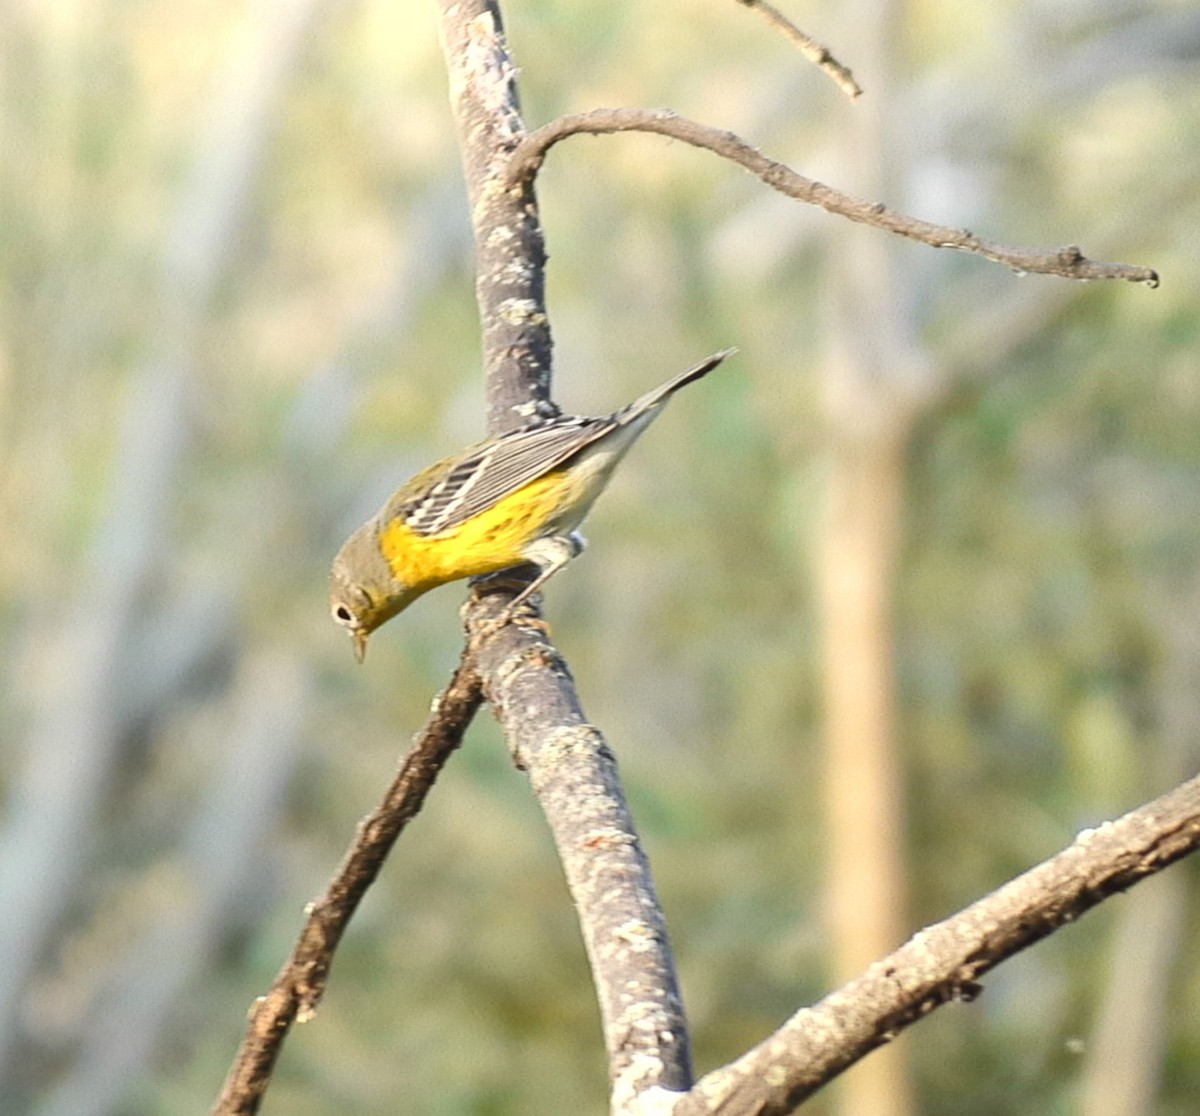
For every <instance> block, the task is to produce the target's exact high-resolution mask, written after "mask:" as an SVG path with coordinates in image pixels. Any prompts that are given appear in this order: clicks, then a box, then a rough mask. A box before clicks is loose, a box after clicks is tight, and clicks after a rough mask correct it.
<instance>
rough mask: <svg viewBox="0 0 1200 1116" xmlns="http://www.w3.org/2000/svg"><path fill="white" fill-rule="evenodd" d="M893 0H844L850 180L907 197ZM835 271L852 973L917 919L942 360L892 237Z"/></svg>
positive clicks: (834, 508)
mask: <svg viewBox="0 0 1200 1116" xmlns="http://www.w3.org/2000/svg"><path fill="white" fill-rule="evenodd" d="M903 7H904V6H903V5H902V4H900V3H896V2H893V0H854V2H853V3H851V4H850V5H848V6H847V8H846V9H845V15H846V19H845V22H844V23H843V25H842V26H843V28H844V29H845V33H844V42H845V51H846V52H847V53H848V54H849V55H850V58H851V62H852V64H853V66H854V69H855V70H856V72H857V73H858V74H859V75H860V76H862V78H863V79H864V84H865V85H866V87H867V89H866V95H865V96H864V97H863V98H862V100H861V101H860V102H858V103H857V104H856V105H855V106H854V107H853V109H852V110H851V116H852V119H851V121H850V132H849V138H848V140H847V143H846V149H847V150H846V152H845V157H846V166H847V168H848V170H849V173H848V175H847V181H848V182H849V183H850V185H851V189H852V190H853V191H855V192H857V193H859V194H860V195H862V196H867V197H872V198H880V199H882V198H884V197H888V198H889V200H892V199H894V198H895V196H896V195H897V194H898V193H899V192H900V191H899V190H898V188H897V186H896V181H897V180H898V179H899V177H900V175H899V173H897V171H898V167H899V165H902V162H903V158H904V153H903V150H902V145H901V144H900V143H897V141H896V136H895V121H894V120H892V119H889V117H888V112H889V103H890V101H891V99H892V98H893V96H894V92H893V90H892V89H891V88H890V87H889V82H888V73H889V70H890V69H891V66H892V62H893V57H892V56H893V53H894V51H895V50H896V44H897V43H898V42H899V41H901V37H900V35H899V31H900V28H901V25H902V20H903ZM834 236H835V237H836V239H835V241H834V243H835V244H836V249H835V250H836V251H838V253H839V254H838V256H837V258H836V259H835V260H834V261H832V265H831V266H830V267H829V268H828V272H827V274H828V280H827V283H828V287H827V289H828V292H829V299H830V303H829V308H830V319H831V321H830V330H829V348H828V351H827V354H826V359H825V361H824V363H823V368H822V372H823V376H824V385H823V387H824V400H825V421H826V438H827V444H826V457H825V462H824V467H825V494H824V516H823V520H822V523H821V537H820V540H819V543H818V547H817V554H818V567H817V568H818V585H817V593H818V609H819V614H820V616H821V622H822V638H823V646H822V663H823V671H824V682H823V688H824V712H825V733H824V744H825V785H824V791H825V807H826V820H827V826H828V840H829V854H828V862H827V873H828V875H827V884H826V894H825V905H826V918H827V927H828V932H829V940H830V948H831V964H832V968H833V972H832V977H833V983H834V984H840V983H842V982H843V981H845V980H848V979H850V978H852V977H854V976H856V975H858V974H859V973H861V972H862V971H863V970H864V969H865V968H866V967H867V966H868V965H870V963H871V962H872V961H874V960H876V959H877V958H879V957H882V956H885V955H886V954H887V953H888V952H889V951H890V950H892V949H894V948H895V947H896V946H897V945H899V944H900V943H901V942H902V941H903V939H904V938H905V936H906V934H907V931H908V923H907V919H906V906H907V881H906V877H907V869H906V865H905V853H904V848H905V842H904V807H903V774H902V771H901V765H900V762H899V759H898V757H897V754H896V747H897V731H896V696H895V687H896V682H895V665H894V663H895V656H896V650H895V631H894V621H893V615H892V613H893V601H894V598H895V593H896V571H897V565H898V559H899V553H900V548H901V544H902V535H903V524H904V516H905V507H904V504H905V471H906V458H907V450H908V445H909V440H910V437H911V431H912V426H913V423H914V421H915V418H916V416H917V414H919V413H920V411H921V409H922V403H924V402H927V401H928V396H929V391H928V389H929V387H930V378H929V376H928V368H927V366H926V364H925V362H924V361H923V360H922V358H921V355H920V352H919V350H918V349H917V347H916V346H915V344H913V343H912V341H911V339H910V337H909V331H910V329H911V323H910V322H908V321H906V315H905V313H904V311H903V309H902V307H901V306H900V301H901V300H900V299H899V297H898V295H897V291H896V289H895V284H894V283H893V281H892V274H891V253H892V244H891V242H890V240H889V239H888V238H886V237H880V236H875V235H872V234H871V233H870V232H867V231H865V230H862V229H857V228H856V229H844V228H838V229H837V230H836V232H835V234H834ZM834 1097H835V1099H836V1103H837V1104H838V1106H839V1107H840V1109H841V1111H843V1112H845V1113H846V1114H847V1116H865V1114H867V1113H869V1114H870V1116H908V1114H909V1113H911V1112H912V1111H913V1108H914V1105H913V1099H912V1084H911V1080H910V1070H909V1065H908V1058H907V1054H906V1045H905V1044H903V1043H900V1044H894V1045H891V1046H887V1047H884V1048H882V1049H881V1050H879V1051H878V1052H876V1053H875V1054H873V1055H871V1056H870V1057H869V1058H867V1059H866V1060H865V1061H863V1062H862V1063H861V1064H860V1065H858V1066H856V1067H855V1068H854V1069H853V1070H851V1071H850V1072H849V1073H848V1074H847V1075H846V1077H845V1078H844V1080H843V1081H842V1082H840V1083H839V1085H838V1087H837V1088H836V1090H835V1091H834Z"/></svg>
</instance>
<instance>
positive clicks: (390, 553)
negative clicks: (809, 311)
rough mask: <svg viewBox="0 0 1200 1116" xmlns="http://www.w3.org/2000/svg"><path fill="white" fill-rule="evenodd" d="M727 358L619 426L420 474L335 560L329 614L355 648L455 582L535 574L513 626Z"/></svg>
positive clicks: (606, 421)
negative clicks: (669, 422) (615, 475)
mask: <svg viewBox="0 0 1200 1116" xmlns="http://www.w3.org/2000/svg"><path fill="white" fill-rule="evenodd" d="M736 351H737V350H735V349H725V350H723V351H722V352H719V353H716V354H714V355H713V356H710V357H709V358H708V359H707V360H705V361H702V362H701V363H700V364H697V365H696V367H695V368H689V369H688V370H687V371H686V372H682V373H680V374H679V375H678V376H675V377H674V378H673V379H670V380H668V381H667V382H666V383H665V384H663V385H662V386H660V387H657V388H655V389H654V390H653V391H649V392H647V393H646V394H645V395H643V396H642V397H641V398H639V399H635V400H634V401H633V402H632V403H630V404H629V405H628V406H627V407H622V408H621V409H620V410H619V411H616V412H614V413H613V414H611V415H607V416H604V417H598V418H588V417H583V416H579V415H560V416H559V417H558V418H552V419H548V420H541V421H539V422H536V423H534V424H532V425H530V426H526V427H522V428H521V429H519V430H513V431H510V432H509V433H507V434H501V435H500V436H499V437H496V438H488V439H487V440H486V441H483V442H479V443H477V444H476V445H473V446H468V447H467V448H466V449H464V450H461V451H460V452H458V453H456V454H454V455H453V456H451V457H447V458H445V459H443V460H442V461H439V462H437V463H436V464H434V465H430V466H429V468H427V469H425V470H423V471H422V472H420V473H418V474H417V475H416V476H415V477H413V478H412V479H411V480H410V481H408V482H407V483H406V484H404V485H403V486H402V487H401V488H400V489H398V490H397V491H396V492H395V493H394V494H393V495H392V497H391V499H389V500H388V502H387V503H386V504H384V506H383V507H382V508H381V509H380V510H379V511H378V512H377V513H376V514H375V515H374V516H372V517H371V518H370V519H369V520H367V522H366V523H364V524H363V525H362V526H361V527H360V528H359V529H358V530H357V531H355V532H354V534H353V535H351V536H350V538H349V539H347V540H346V543H345V545H344V546H343V547H342V549H341V550H340V551H339V552H338V555H337V557H336V558H335V559H334V560H333V573H332V576H331V585H330V592H329V606H330V610H331V611H332V613H333V618H334V620H336V621H337V622H338V623H339V624H341V625H342V626H343V627H344V628H347V629H348V630H349V632H350V635H351V637H352V638H353V640H354V654H355V658H357V659H358V661H359V662H360V663H361V662H362V661H363V658H364V656H365V655H366V652H367V639H368V637H369V636H370V634H371V633H372V632H373V631H374V630H375V629H376V628H378V627H379V626H380V625H381V624H383V623H385V622H386V621H388V620H390V619H391V618H392V617H393V616H395V615H396V614H397V613H398V612H400V611H401V610H403V609H405V608H407V607H408V606H409V605H410V604H412V602H413V601H415V600H416V599H417V598H418V597H419V596H421V594H422V593H426V592H428V591H429V590H430V589H433V588H435V587H436V586H438V585H444V584H445V583H446V582H448V581H457V580H458V579H459V578H464V577H473V576H475V575H478V574H488V573H495V572H496V571H498V570H503V569H507V568H509V567H510V566H519V565H522V564H524V563H526V562H529V563H532V564H533V565H535V566H537V567H538V568H539V573H538V576H537V577H536V578H535V579H534V581H533V582H531V583H530V585H529V586H528V587H527V588H525V589H524V590H523V591H522V592H521V593H520V594H519V595H518V596H517V597H516V598H514V600H513V601H512V603H511V604H510V605H509V607H508V609H507V610H506V615H511V612H512V610H513V609H514V608H515V607H516V606H517V605H518V604H520V602H521V601H523V600H525V599H526V598H527V597H528V596H529V595H530V594H531V593H533V592H535V591H536V590H537V589H540V588H541V587H542V586H543V585H544V584H545V583H546V581H547V580H549V579H550V578H551V577H552V576H553V575H554V574H555V573H557V572H558V571H559V570H560V569H562V568H563V567H564V566H565V565H566V564H567V563H568V562H569V561H570V560H571V559H572V558H574V557H575V556H576V555H578V554H579V553H580V552H581V551H582V550H583V548H584V545H585V543H584V539H583V538H582V536H580V535H579V534H578V533H577V532H576V530H575V528H576V527H578V526H579V524H580V523H581V522H582V521H583V518H584V516H586V515H587V513H588V511H589V510H590V509H591V506H592V504H593V502H594V501H595V499H596V497H597V496H599V495H600V493H601V492H602V491H603V490H604V486H605V485H606V484H607V483H608V480H609V477H611V476H612V472H613V469H615V468H616V466H617V463H618V462H619V461H620V460H621V458H622V457H624V456H625V452H626V451H627V450H628V449H629V447H630V446H631V445H633V443H634V442H635V441H636V440H637V438H638V436H639V435H640V434H641V433H642V431H644V430H645V429H646V427H648V426H649V425H650V423H651V422H653V421H654V419H655V418H657V417H658V415H659V413H660V412H661V410H662V408H663V405H664V404H665V403H666V402H667V400H668V399H669V398H670V397H671V396H672V395H673V394H674V393H675V392H676V391H678V390H679V389H680V388H681V387H683V386H684V385H685V384H690V383H691V382H692V381H693V380H698V379H700V377H701V376H703V375H705V374H706V373H708V372H711V371H712V370H713V369H714V368H716V366H717V365H718V364H720V363H721V361H723V360H724V359H725V358H726V357H727V356H729V355H730V354H731V353H734V352H736Z"/></svg>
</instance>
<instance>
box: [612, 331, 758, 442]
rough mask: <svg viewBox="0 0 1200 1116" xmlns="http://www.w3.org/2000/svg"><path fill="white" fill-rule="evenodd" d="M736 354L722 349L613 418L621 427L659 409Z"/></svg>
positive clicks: (635, 401)
mask: <svg viewBox="0 0 1200 1116" xmlns="http://www.w3.org/2000/svg"><path fill="white" fill-rule="evenodd" d="M736 352H737V349H722V350H721V351H720V352H719V353H713V355H712V356H710V357H709V358H708V359H707V360H702V361H701V362H700V363H699V364H697V365H696V367H695V368H689V369H688V370H687V371H686V372H680V373H679V375H678V376H672V377H671V379H669V380H668V381H667V382H666V383H665V384H659V386H658V387H656V388H654V389H653V390H651V391H648V392H646V394H645V395H643V396H640V397H639V398H637V399H635V400H634V401H633V402H632V403H630V404H629V406H627V407H625V408H623V409H622V410H621V411H620V412H618V413H617V414H616V415H615V416H614V417H615V418H616V420H617V422H618V424H620V425H622V426H623V425H624V424H625V423H628V422H633V421H634V420H635V419H637V418H639V417H640V416H641V415H644V414H645V413H646V412H647V411H653V410H655V408H657V407H661V406H662V405H663V404H664V403H665V402H666V401H667V400H668V399H669V398H670V397H671V396H672V395H674V394H675V392H677V391H678V390H679V389H680V388H681V387H684V386H685V385H687V384H690V383H691V382H692V381H693V380H698V379H700V377H701V376H707V375H708V374H709V373H710V372H711V371H712V370H713V369H714V368H716V366H717V365H718V364H720V363H721V361H723V360H724V359H725V358H726V357H727V356H732V355H733V354H734V353H736Z"/></svg>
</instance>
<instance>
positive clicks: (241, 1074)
mask: <svg viewBox="0 0 1200 1116" xmlns="http://www.w3.org/2000/svg"><path fill="white" fill-rule="evenodd" d="M481 701H482V691H481V687H480V681H479V675H478V673H477V672H476V670H475V667H474V665H473V664H472V663H471V661H470V658H469V656H467V655H466V654H464V655H463V658H462V660H461V661H460V662H459V664H458V669H457V670H456V671H455V672H454V675H453V677H452V678H451V679H450V682H449V684H448V685H447V686H446V688H445V689H444V690H443V691H442V692H441V694H440V695H438V697H437V698H436V699H435V700H434V703H433V710H432V713H431V715H430V719H429V722H428V724H426V726H425V728H424V729H423V730H422V731H421V732H420V733H419V734H418V735H417V736H416V737H415V738H414V740H413V745H412V748H411V750H410V751H409V753H408V755H407V756H405V757H404V760H403V762H402V763H401V765H400V770H399V771H398V772H397V773H396V777H395V779H394V780H393V781H392V784H391V786H390V787H388V789H387V792H386V794H385V795H384V797H383V801H382V802H380V804H379V805H378V806H377V807H376V808H375V809H374V810H373V811H371V813H369V814H368V815H367V816H366V817H365V818H363V819H362V821H361V822H359V824H358V832H357V833H356V834H355V838H354V841H353V843H352V844H351V846H350V848H349V850H348V851H347V853H346V856H345V858H344V859H343V860H342V863H341V865H340V866H339V867H338V870H337V872H336V873H334V876H333V878H332V879H331V880H330V881H329V885H328V886H327V887H326V889H325V892H324V894H323V895H322V896H321V897H320V898H319V899H316V900H314V901H313V902H312V903H310V904H309V905H308V908H307V918H306V919H305V923H304V928H303V929H302V930H301V932H300V936H299V938H298V940H297V942H296V945H295V946H294V947H293V949H292V952H291V954H290V956H289V957H288V959H287V961H285V962H284V964H283V968H281V969H280V970H279V975H278V976H276V978H275V982H274V983H273V984H272V985H271V988H270V991H268V992H267V994H266V995H265V996H260V997H259V998H258V1000H256V1001H255V1004H254V1008H253V1010H252V1012H251V1015H250V1022H249V1024H248V1025H247V1027H246V1033H245V1035H244V1036H243V1038H242V1044H241V1046H240V1047H239V1048H238V1052H237V1056H236V1058H235V1059H234V1063H233V1066H232V1068H231V1069H230V1071H229V1076H228V1077H227V1078H226V1079H225V1084H224V1087H223V1088H222V1089H221V1095H220V1096H219V1097H218V1098H217V1101H216V1104H215V1105H214V1106H213V1109H212V1113H213V1116H235V1114H236V1116H247V1114H249V1113H254V1112H257V1111H258V1106H259V1104H260V1103H261V1101H262V1096H263V1093H264V1092H265V1091H266V1088H267V1086H268V1085H269V1084H270V1081H271V1073H272V1071H273V1070H274V1067H275V1061H276V1059H277V1058H278V1057H279V1051H280V1049H281V1048H282V1046H283V1041H284V1039H285V1038H287V1035H288V1031H289V1030H290V1029H291V1026H292V1024H293V1023H295V1022H300V1023H304V1022H306V1021H307V1020H308V1019H310V1018H312V1016H313V1014H314V1012H315V1011H316V1006H317V1003H318V1001H319V1000H320V999H321V994H322V993H323V992H324V991H325V981H326V979H327V978H328V976H329V969H330V966H331V965H332V963H333V954H334V951H335V950H336V949H337V947H338V942H339V941H341V937H342V934H343V932H344V931H345V929H346V926H347V924H348V923H349V921H350V919H351V917H352V916H353V914H354V912H355V911H356V910H357V909H358V904H359V903H360V902H361V900H362V898H363V896H364V895H365V894H366V891H367V888H369V887H370V886H371V884H372V883H374V882H375V878H376V877H377V876H378V875H379V870H380V868H381V867H382V866H383V862H384V860H385V859H386V858H387V855H388V853H389V852H390V851H391V848H392V846H393V845H394V844H395V843H396V839H397V838H398V837H399V836H400V834H401V832H402V831H403V829H404V827H405V826H406V825H408V823H409V822H410V821H411V820H412V819H413V818H414V817H415V816H416V815H417V813H418V812H419V811H420V809H421V806H422V804H423V803H424V801H425V796H426V795H427V794H428V793H429V789H430V788H431V787H432V786H433V783H434V780H435V779H436V778H437V777H438V775H439V773H440V772H441V770H442V767H443V766H444V765H445V763H446V760H447V759H449V758H450V754H451V753H452V752H453V751H454V750H455V749H456V748H457V747H458V746H459V744H461V743H462V738H463V733H464V732H466V729H467V726H468V725H469V724H470V723H471V719H472V718H473V717H474V716H475V712H476V710H477V709H478V708H479V705H480V702H481Z"/></svg>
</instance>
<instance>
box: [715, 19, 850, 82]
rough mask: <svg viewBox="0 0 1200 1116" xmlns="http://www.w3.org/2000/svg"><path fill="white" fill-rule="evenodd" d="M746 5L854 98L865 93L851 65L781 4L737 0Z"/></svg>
mask: <svg viewBox="0 0 1200 1116" xmlns="http://www.w3.org/2000/svg"><path fill="white" fill-rule="evenodd" d="M737 2H738V3H739V4H742V5H743V6H744V7H747V8H753V9H754V11H756V12H758V14H759V15H761V16H762V17H763V19H765V20H766V21H767V22H768V23H769V24H770V25H771V26H772V27H774V28H775V30H776V31H778V32H779V33H780V34H781V35H782V36H783V37H784V38H785V39H787V40H788V41H789V42H791V43H793V44H794V45H795V46H796V48H797V49H798V50H799V51H800V53H801V54H803V55H804V57H805V58H807V59H808V60H809V61H810V62H812V63H813V65H815V66H817V67H818V68H819V69H821V70H823V71H824V72H825V75H826V76H827V77H828V78H829V79H830V80H831V81H832V82H833V83H834V85H836V86H837V87H838V88H839V89H840V90H841V91H842V92H843V93H845V94H846V96H847V97H849V98H850V100H852V101H856V100H858V98H859V97H861V96H862V87H861V86H860V85H859V84H858V82H857V81H855V80H854V75H853V74H852V73H851V72H850V67H849V66H843V65H842V63H841V62H839V61H838V60H837V59H836V58H835V57H834V56H833V55H832V54H831V53H830V51H829V48H828V47H826V46H824V45H823V44H821V43H819V42H817V40H816V39H814V38H812V37H811V36H809V35H806V34H805V33H804V32H803V31H801V30H800V28H799V27H797V26H796V25H795V24H794V23H793V22H792V21H791V20H790V19H788V18H787V16H785V15H784V14H783V13H782V12H781V11H779V9H778V8H776V7H774V6H773V5H771V4H769V3H767V0H737Z"/></svg>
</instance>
